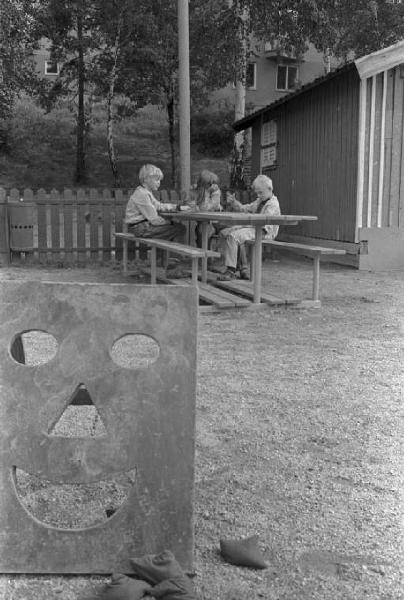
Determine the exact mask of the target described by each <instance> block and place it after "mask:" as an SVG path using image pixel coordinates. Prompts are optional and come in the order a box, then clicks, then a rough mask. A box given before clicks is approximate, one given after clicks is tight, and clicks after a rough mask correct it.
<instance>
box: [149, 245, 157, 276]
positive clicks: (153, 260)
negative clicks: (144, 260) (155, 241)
mask: <svg viewBox="0 0 404 600" xmlns="http://www.w3.org/2000/svg"><path fill="white" fill-rule="evenodd" d="M156 282H157V248H156V247H155V246H153V247H152V249H151V253H150V283H156Z"/></svg>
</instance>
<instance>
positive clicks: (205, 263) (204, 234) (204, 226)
mask: <svg viewBox="0 0 404 600" xmlns="http://www.w3.org/2000/svg"><path fill="white" fill-rule="evenodd" d="M208 227H209V223H208V222H207V221H206V222H205V221H203V222H202V249H203V250H208ZM207 279H208V258H207V257H206V256H204V257H203V258H202V268H201V281H202V283H206V282H207Z"/></svg>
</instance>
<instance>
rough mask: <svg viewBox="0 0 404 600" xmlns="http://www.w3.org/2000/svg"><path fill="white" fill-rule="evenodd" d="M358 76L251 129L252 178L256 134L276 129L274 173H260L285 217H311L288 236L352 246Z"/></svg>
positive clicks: (319, 90) (331, 84)
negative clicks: (268, 126)
mask: <svg viewBox="0 0 404 600" xmlns="http://www.w3.org/2000/svg"><path fill="white" fill-rule="evenodd" d="M359 83H360V80H359V76H358V74H357V72H356V69H350V70H347V71H344V72H342V73H340V74H338V75H336V76H335V77H334V78H331V79H328V80H326V81H325V82H323V83H322V84H320V85H318V86H314V87H313V88H311V89H309V90H306V91H304V92H303V93H301V94H298V95H297V96H296V97H294V98H291V99H290V100H288V101H287V102H285V103H283V104H281V105H280V106H278V107H274V108H273V109H270V110H269V111H267V112H266V113H263V114H262V115H261V117H260V118H257V122H256V123H254V126H253V156H252V165H253V166H252V175H253V176H254V175H256V174H257V173H259V172H260V143H261V142H260V130H261V124H262V122H263V121H265V120H271V119H275V120H276V123H277V162H276V167H269V168H267V169H263V172H264V173H266V174H267V175H269V176H270V177H271V178H272V179H273V182H274V190H275V193H276V195H277V196H278V198H279V201H280V204H281V209H282V212H283V213H285V214H307V215H317V216H318V221H317V222H314V223H312V224H309V223H306V224H302V225H301V226H298V227H294V228H293V232H292V228H289V229H288V233H293V234H296V235H307V236H309V237H318V238H323V239H329V240H338V241H347V242H353V241H354V240H355V218H356V202H357V198H356V196H357V194H356V190H357V162H358V118H359Z"/></svg>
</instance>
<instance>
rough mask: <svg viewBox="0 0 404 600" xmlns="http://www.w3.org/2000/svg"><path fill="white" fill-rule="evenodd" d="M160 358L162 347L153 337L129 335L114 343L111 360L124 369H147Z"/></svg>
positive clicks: (136, 334) (137, 334)
mask: <svg viewBox="0 0 404 600" xmlns="http://www.w3.org/2000/svg"><path fill="white" fill-rule="evenodd" d="M159 356H160V346H159V345H158V343H157V342H156V340H154V339H153V338H152V337H150V336H148V335H143V334H139V333H128V334H125V335H123V336H122V337H120V338H119V339H117V340H116V342H114V344H113V346H112V348H111V358H112V360H113V361H114V363H115V364H117V365H118V366H119V367H123V368H124V369H146V368H147V367H150V365H152V364H153V363H155V362H156V360H157V359H158V357H159Z"/></svg>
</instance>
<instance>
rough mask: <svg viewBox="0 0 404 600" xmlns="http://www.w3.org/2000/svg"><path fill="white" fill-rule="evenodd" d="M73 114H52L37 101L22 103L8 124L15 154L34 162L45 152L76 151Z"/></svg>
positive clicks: (67, 111) (58, 111) (16, 107)
mask: <svg viewBox="0 0 404 600" xmlns="http://www.w3.org/2000/svg"><path fill="white" fill-rule="evenodd" d="M74 131H75V119H74V115H72V113H71V112H70V111H69V110H68V109H66V108H57V109H54V110H52V111H51V112H50V113H45V111H44V110H43V109H42V108H40V107H39V106H38V105H37V104H35V102H33V101H32V100H30V99H27V98H24V99H21V100H19V101H18V102H17V103H16V105H15V107H14V110H13V115H12V117H11V120H10V122H9V140H10V150H11V153H12V155H13V156H14V157H15V158H17V159H20V160H21V159H22V160H31V159H34V158H36V156H37V155H38V152H43V151H44V150H45V148H46V149H48V150H50V151H53V152H63V153H65V152H66V151H67V150H71V151H73V149H74V144H75V140H74Z"/></svg>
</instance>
